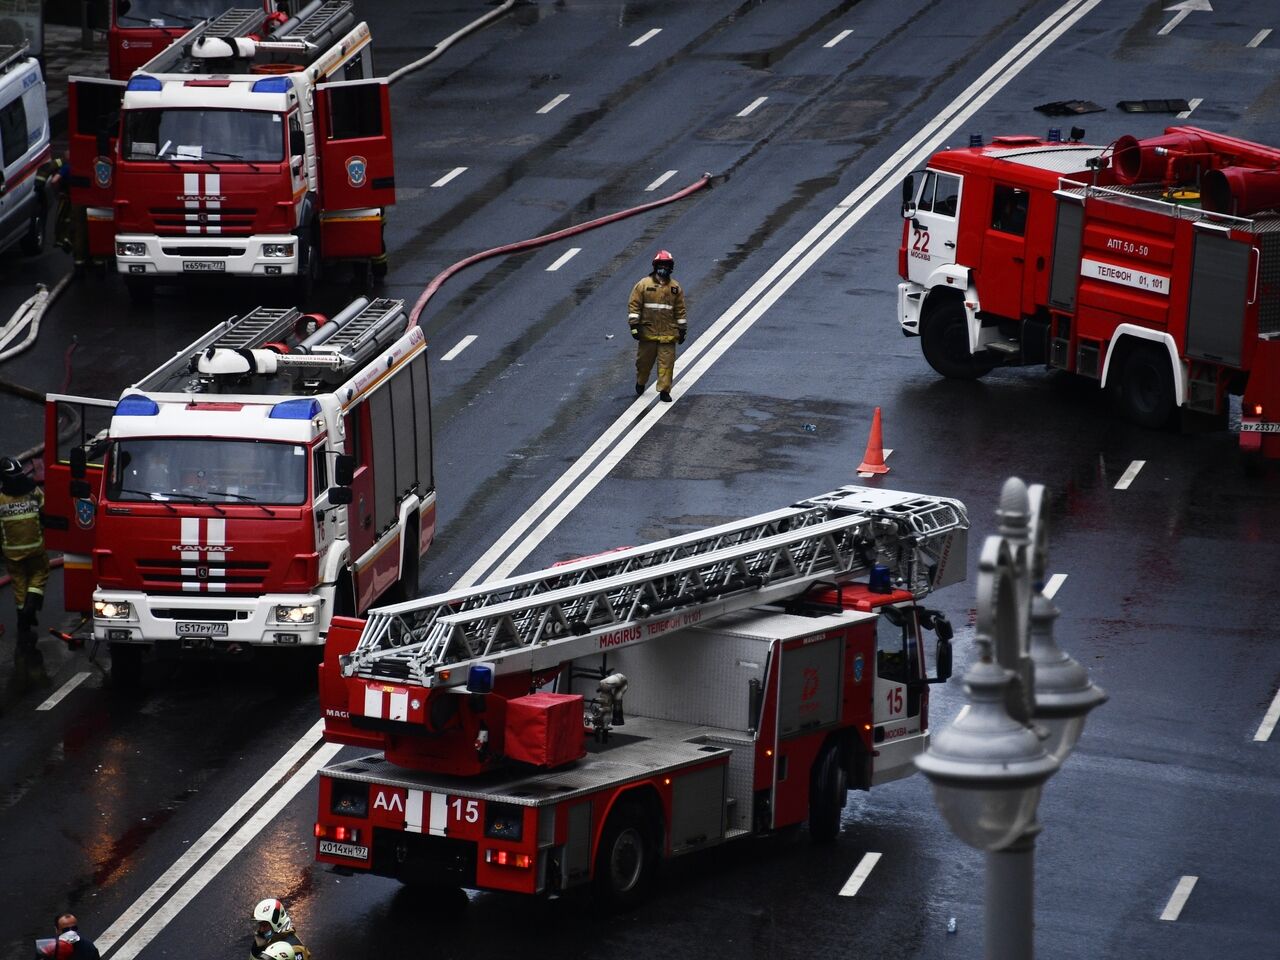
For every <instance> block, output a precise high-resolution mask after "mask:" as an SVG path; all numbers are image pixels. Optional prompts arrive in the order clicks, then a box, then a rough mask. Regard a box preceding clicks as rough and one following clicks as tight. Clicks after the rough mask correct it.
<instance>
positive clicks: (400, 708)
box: [351, 680, 426, 723]
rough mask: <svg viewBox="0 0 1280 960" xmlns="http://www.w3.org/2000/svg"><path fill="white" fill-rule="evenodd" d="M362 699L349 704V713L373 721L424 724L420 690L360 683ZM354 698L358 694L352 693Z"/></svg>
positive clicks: (424, 713) (424, 699)
mask: <svg viewBox="0 0 1280 960" xmlns="http://www.w3.org/2000/svg"><path fill="white" fill-rule="evenodd" d="M358 686H363V687H364V699H363V700H362V701H360V702H358V703H353V704H351V712H352V713H355V714H359V715H360V716H364V717H372V718H373V719H375V720H398V721H400V722H401V723H425V722H426V696H425V694H424V693H423V691H421V690H408V689H405V688H404V687H395V686H391V685H390V684H386V683H378V682H370V681H367V680H366V681H361V683H360V684H357V687H358ZM353 695H354V696H355V697H358V696H360V694H359V693H355V692H353Z"/></svg>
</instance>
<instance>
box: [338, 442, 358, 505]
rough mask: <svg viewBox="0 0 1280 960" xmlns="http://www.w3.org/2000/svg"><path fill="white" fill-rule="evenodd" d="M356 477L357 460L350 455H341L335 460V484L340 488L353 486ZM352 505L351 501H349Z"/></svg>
mask: <svg viewBox="0 0 1280 960" xmlns="http://www.w3.org/2000/svg"><path fill="white" fill-rule="evenodd" d="M355 475H356V458H355V457H353V456H351V454H349V453H340V454H338V455H337V456H336V457H334V458H333V482H334V483H336V484H337V485H338V486H340V487H349V486H351V480H352V478H353V477H354V476H355ZM347 502H348V503H350V502H351V501H347Z"/></svg>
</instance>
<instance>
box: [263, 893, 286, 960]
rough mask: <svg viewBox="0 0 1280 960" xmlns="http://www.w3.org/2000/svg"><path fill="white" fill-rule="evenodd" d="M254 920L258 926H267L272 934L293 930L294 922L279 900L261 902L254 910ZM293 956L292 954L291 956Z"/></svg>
mask: <svg viewBox="0 0 1280 960" xmlns="http://www.w3.org/2000/svg"><path fill="white" fill-rule="evenodd" d="M253 920H254V922H255V923H257V924H264V923H265V924H266V925H267V926H269V927H270V928H271V932H272V933H284V932H285V931H286V930H292V929H293V921H291V920H290V919H289V914H288V913H286V912H285V909H284V904H283V903H281V902H280V901H279V900H260V901H258V905H257V906H256V907H254V908H253ZM290 956H292V954H290Z"/></svg>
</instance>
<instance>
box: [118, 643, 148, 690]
mask: <svg viewBox="0 0 1280 960" xmlns="http://www.w3.org/2000/svg"><path fill="white" fill-rule="evenodd" d="M111 685H112V686H113V687H115V688H116V689H117V690H137V689H138V687H140V686H142V647H141V646H139V645H138V644H136V643H113V644H111Z"/></svg>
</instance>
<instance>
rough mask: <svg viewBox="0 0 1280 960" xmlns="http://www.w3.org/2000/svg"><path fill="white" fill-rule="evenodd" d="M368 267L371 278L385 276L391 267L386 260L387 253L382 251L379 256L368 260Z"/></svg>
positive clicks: (377, 278)
mask: <svg viewBox="0 0 1280 960" xmlns="http://www.w3.org/2000/svg"><path fill="white" fill-rule="evenodd" d="M369 267H370V269H371V270H372V272H373V279H375V280H382V279H384V278H385V277H386V275H387V271H388V270H390V269H391V264H390V263H388V262H387V255H386V254H385V253H384V254H383V255H382V256H380V257H374V258H373V259H372V260H370V261H369Z"/></svg>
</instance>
